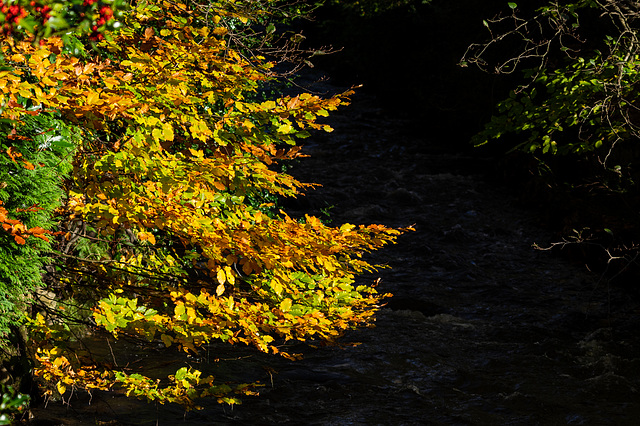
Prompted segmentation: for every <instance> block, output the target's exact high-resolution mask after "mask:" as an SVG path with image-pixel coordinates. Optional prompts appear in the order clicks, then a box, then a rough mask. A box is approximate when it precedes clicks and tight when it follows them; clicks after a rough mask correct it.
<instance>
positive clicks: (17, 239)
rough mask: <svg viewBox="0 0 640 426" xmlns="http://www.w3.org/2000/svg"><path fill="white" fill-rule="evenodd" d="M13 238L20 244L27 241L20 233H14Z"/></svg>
mask: <svg viewBox="0 0 640 426" xmlns="http://www.w3.org/2000/svg"><path fill="white" fill-rule="evenodd" d="M13 238H14V239H15V240H16V243H18V244H20V245H22V244H24V243H26V242H27V241H26V240H25V239H24V238H22V237H21V236H20V235H14V236H13Z"/></svg>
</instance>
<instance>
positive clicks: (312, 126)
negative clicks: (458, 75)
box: [0, 0, 401, 408]
mask: <svg viewBox="0 0 640 426" xmlns="http://www.w3.org/2000/svg"><path fill="white" fill-rule="evenodd" d="M299 12H300V11H299V6H297V5H296V4H295V3H294V4H293V6H291V7H290V8H284V6H283V5H282V3H281V2H276V1H264V2H241V1H235V2H234V1H221V2H215V1H211V2H206V3H195V2H189V4H183V3H180V2H172V1H162V0H149V1H138V2H137V3H136V4H135V5H134V6H132V9H131V10H129V11H123V13H122V15H121V16H120V18H119V21H118V22H120V24H121V25H120V28H119V31H118V32H109V31H106V32H105V37H104V40H102V41H100V42H99V43H97V44H95V45H93V46H92V48H91V49H88V48H85V46H88V44H85V45H82V43H83V41H84V42H86V43H90V41H89V40H84V39H83V38H82V37H78V38H75V39H64V38H59V37H43V38H41V39H40V41H38V42H35V39H34V38H31V37H28V36H27V37H6V38H5V39H3V40H2V42H1V44H0V48H1V49H2V55H3V58H4V64H5V71H3V73H1V74H0V84H1V85H3V86H4V87H5V88H6V90H5V92H3V94H2V95H1V97H0V104H1V105H3V106H4V108H3V109H2V110H1V111H0V119H3V120H5V121H4V123H7V125H8V127H7V129H6V130H7V132H8V134H9V135H11V132H13V130H9V129H12V128H15V129H19V130H17V132H18V134H20V132H21V131H23V130H22V129H24V131H26V132H27V133H28V134H29V136H28V137H29V138H33V140H34V143H37V144H39V145H37V148H36V146H31V147H30V148H29V149H25V154H23V155H25V156H26V155H27V153H28V154H29V155H36V154H37V155H42V151H46V152H49V151H54V148H58V147H61V148H64V149H70V146H73V147H75V151H74V152H73V157H72V158H71V160H72V165H73V170H72V171H71V172H70V177H69V178H64V174H63V173H60V174H59V175H58V176H57V178H58V181H57V182H53V183H48V182H47V183H43V184H42V185H41V187H42V189H43V190H50V189H52V188H55V187H56V185H61V186H62V187H63V189H64V190H65V191H66V193H65V197H64V200H63V201H64V202H63V205H62V206H61V207H60V208H58V209H57V210H56V216H55V218H54V219H55V220H56V221H58V223H59V225H58V226H57V227H55V226H53V223H51V222H46V221H45V220H44V219H42V222H41V228H42V230H43V232H42V233H40V236H41V237H43V238H45V239H49V238H53V237H54V236H56V240H55V246H54V247H53V250H52V251H51V254H50V257H49V259H48V260H49V262H50V264H49V266H48V269H47V271H48V273H47V275H46V283H47V288H46V289H45V290H44V291H43V292H41V293H42V294H46V295H47V297H48V299H49V300H47V301H44V300H43V298H38V303H36V306H34V310H33V311H32V316H31V319H30V320H29V329H30V333H31V335H30V337H31V339H32V340H31V342H30V347H32V348H34V352H33V353H32V356H33V358H34V359H35V361H36V366H35V374H36V376H37V377H39V378H40V380H41V381H42V383H43V384H44V386H45V388H44V389H45V393H47V394H48V395H53V394H60V395H65V394H67V392H73V391H74V390H77V389H85V390H87V391H90V390H91V389H103V390H107V389H111V388H112V387H113V386H116V385H117V386H120V387H122V388H124V389H125V390H126V392H127V394H128V395H132V396H137V397H141V398H146V399H149V400H155V401H159V402H161V403H164V402H176V403H180V404H183V405H184V406H186V407H187V408H194V407H196V406H197V405H196V400H197V399H198V398H199V397H204V396H213V397H216V398H217V399H218V400H219V401H221V402H230V403H237V402H238V400H237V399H236V398H235V397H234V396H233V393H248V394H250V393H252V390H251V386H250V385H238V386H236V387H230V386H228V385H226V384H219V383H216V382H215V380H214V378H213V377H211V376H206V377H203V375H202V373H201V372H200V371H197V370H193V369H188V368H181V369H180V370H178V371H177V372H176V373H175V374H174V375H172V376H170V377H168V378H166V379H164V380H162V381H161V380H156V379H153V378H150V377H145V376H144V375H142V374H139V373H137V372H134V371H131V370H125V369H118V368H115V367H113V366H109V365H107V364H103V363H100V361H99V360H96V359H93V358H92V357H91V356H90V354H89V353H87V352H86V351H85V350H83V349H81V348H82V345H81V343H80V341H79V338H78V337H77V336H76V335H75V330H76V329H75V328H76V327H77V326H78V325H84V326H85V327H91V328H92V329H93V330H94V332H95V333H101V332H102V333H105V334H109V335H112V336H113V337H115V338H123V337H126V338H129V339H133V340H135V341H136V342H138V343H139V344H140V345H143V346H144V345H146V347H148V348H156V347H157V345H159V344H160V345H164V346H165V347H167V348H171V349H173V348H176V349H178V350H180V351H183V352H186V353H190V354H196V353H198V351H199V350H201V348H202V347H203V346H204V345H207V344H208V343H210V342H212V341H214V340H221V341H223V342H228V343H244V344H248V345H252V346H255V347H256V348H258V349H259V350H261V351H264V352H269V353H273V354H280V355H283V356H286V357H289V358H297V357H298V354H290V353H288V352H287V351H286V350H285V349H284V348H283V344H284V343H285V342H286V341H288V340H298V341H307V340H321V341H324V342H326V343H331V342H333V341H335V339H336V338H337V337H339V336H340V335H341V334H342V333H343V332H344V330H347V329H350V328H353V327H356V326H361V325H366V324H370V323H371V322H372V318H373V314H374V312H375V310H376V309H377V308H378V307H379V305H380V303H381V300H382V299H383V298H384V297H386V295H381V294H378V293H377V292H376V291H375V289H374V288H373V287H372V286H367V285H356V284H355V283H354V277H355V275H356V274H359V273H362V272H365V271H372V270H375V266H374V265H370V264H369V263H367V262H365V261H364V260H363V259H362V255H363V253H365V252H367V251H370V250H374V249H377V248H379V247H382V246H383V245H385V244H387V243H389V242H392V241H393V240H394V239H395V238H396V236H397V235H399V234H400V232H401V231H399V230H393V229H389V228H386V227H384V226H381V225H370V226H362V225H361V226H355V225H351V224H344V225H342V226H340V227H339V228H331V227H327V226H325V225H324V224H322V223H321V221H320V220H319V219H317V218H315V217H310V216H306V217H305V218H303V219H301V220H294V219H292V218H291V217H289V216H288V215H287V214H286V213H285V212H284V211H278V210H275V211H274V209H273V206H272V205H271V203H270V200H271V199H272V197H274V196H281V197H287V196H298V195H300V194H301V193H302V190H304V188H307V187H309V186H311V185H309V184H304V183H301V182H298V181H297V180H296V179H294V178H293V177H292V176H289V175H287V174H286V173H284V172H282V171H281V170H282V169H281V167H280V164H281V163H282V162H283V161H286V160H291V159H294V158H298V157H300V156H301V153H300V147H299V146H296V141H297V140H298V139H300V138H305V137H307V136H309V134H310V132H311V131H314V130H324V131H331V128H330V127H329V126H327V125H324V124H321V123H319V122H318V121H317V120H318V118H321V117H325V116H327V115H328V114H329V112H330V111H332V110H335V109H336V108H337V107H338V106H340V105H345V104H347V103H348V96H349V94H350V92H347V93H343V94H341V95H337V96H334V97H331V98H328V99H322V98H320V97H318V96H315V95H311V94H308V93H300V94H298V95H295V96H280V97H277V98H275V99H265V98H264V97H263V96H261V95H259V94H260V93H261V92H263V91H264V88H265V87H268V86H269V84H270V82H271V81H273V79H275V78H276V76H277V72H276V71H275V69H274V65H275V62H277V61H278V60H279V59H281V58H282V57H295V52H296V49H295V45H296V44H297V43H299V40H297V39H296V37H295V34H294V35H293V36H292V37H290V38H288V39H287V40H285V43H284V46H283V45H280V47H276V43H277V38H274V37H273V36H272V33H273V31H271V26H270V25H271V24H270V23H269V21H270V20H271V19H272V18H278V19H280V18H281V17H283V16H284V17H286V16H288V15H289V14H291V15H295V14H297V13H299ZM254 24H259V25H258V26H259V27H262V28H263V29H264V30H263V31H262V32H259V33H258V32H256V31H257V30H256V26H255V25H254ZM273 25H274V26H275V24H273ZM259 37H264V38H263V39H262V41H260V40H259V39H258V38H259ZM65 42H67V43H66V44H65ZM291 43H293V44H291ZM263 55H269V58H273V60H271V61H270V60H268V59H267V58H266V57H265V56H263ZM49 115H51V116H53V117H55V118H56V120H58V121H59V127H60V128H62V127H61V126H63V124H64V128H65V129H74V130H68V131H67V133H65V134H63V133H60V134H59V135H58V134H57V133H56V134H55V135H54V136H60V138H59V139H55V141H53V139H52V140H51V143H50V145H49V146H47V145H46V143H44V142H42V141H40V142H37V141H36V137H35V136H36V135H39V134H40V130H34V129H30V128H29V127H28V123H29V120H31V119H32V118H33V117H35V118H33V119H35V120H41V119H43V117H47V116H49ZM56 125H58V124H53V123H52V124H50V126H51V127H55V126H56ZM67 126H68V127H67ZM76 135H78V136H79V137H81V140H76V139H74V138H75V137H76ZM9 139H10V138H9ZM43 144H44V145H43ZM41 145H42V147H41ZM18 148H19V145H18V144H17V143H11V144H10V145H8V148H7V149H8V151H7V156H8V157H9V158H10V161H11V162H12V163H13V162H14V161H15V163H16V164H17V165H18V166H20V167H21V168H22V169H24V168H25V167H26V168H27V169H28V168H29V167H28V166H27V165H26V164H25V163H24V162H22V163H20V162H21V161H22V157H19V158H18V157H16V155H15V154H14V155H13V157H12V156H11V154H12V153H14V152H16V150H18ZM65 158H69V157H68V156H67V157H65ZM25 159H26V160H27V161H31V157H25ZM5 161H9V160H5ZM38 161H42V160H41V159H40V158H39V159H38ZM60 164H62V163H60ZM63 169H64V167H63ZM38 170H40V169H38ZM20 172H21V173H22V170H20ZM54 192H55V191H54ZM28 195H29V196H33V195H36V198H37V195H38V194H37V193H34V192H33V191H31V192H30V193H29V194H28ZM39 203H42V204H43V205H45V204H46V206H45V207H46V208H47V211H50V210H51V209H50V207H51V206H53V204H54V203H49V202H48V201H47V200H46V198H43V199H40V198H38V199H37V200H36V201H35V204H36V206H37V207H38V208H39V207H40V206H39ZM14 211H16V212H17V210H16V209H14ZM49 225H51V227H50V228H51V229H49ZM45 231H46V232H45ZM45 233H46V235H44V234H45ZM4 238H6V245H7V247H9V248H10V249H15V248H16V245H20V241H18V240H16V239H15V236H14V235H9V234H5V235H4ZM28 240H29V241H30V240H38V238H30V239H28ZM41 240H42V239H41ZM36 258H37V256H36ZM36 348H37V350H36ZM230 394H231V395H230Z"/></svg>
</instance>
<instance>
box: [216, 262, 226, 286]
mask: <svg viewBox="0 0 640 426" xmlns="http://www.w3.org/2000/svg"><path fill="white" fill-rule="evenodd" d="M216 277H217V278H218V282H219V283H220V284H224V283H225V281H227V275H226V274H225V273H224V269H222V268H220V269H218V274H217V276H216ZM223 291H224V290H223Z"/></svg>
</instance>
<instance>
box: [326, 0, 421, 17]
mask: <svg viewBox="0 0 640 426" xmlns="http://www.w3.org/2000/svg"><path fill="white" fill-rule="evenodd" d="M430 1H431V0H330V1H329V3H331V4H333V5H339V6H340V7H342V8H344V9H345V10H347V11H350V12H352V13H355V14H357V15H360V16H366V17H372V16H375V15H379V14H382V13H384V12H387V11H389V10H393V9H398V8H402V7H409V8H413V7H415V6H417V5H425V4H428V3H429V2H430Z"/></svg>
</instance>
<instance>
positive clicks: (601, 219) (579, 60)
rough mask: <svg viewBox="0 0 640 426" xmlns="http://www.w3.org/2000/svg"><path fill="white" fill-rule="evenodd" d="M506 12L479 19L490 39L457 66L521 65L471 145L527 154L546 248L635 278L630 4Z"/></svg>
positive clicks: (636, 48) (599, 0)
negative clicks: (535, 177)
mask: <svg viewBox="0 0 640 426" xmlns="http://www.w3.org/2000/svg"><path fill="white" fill-rule="evenodd" d="M508 7H509V9H508V10H510V12H509V13H508V14H505V15H499V16H497V17H496V18H494V19H491V20H486V21H483V23H484V26H485V27H486V28H487V29H488V31H489V32H490V39H489V41H487V42H483V43H476V44H472V45H471V46H469V48H468V50H467V52H466V53H465V55H464V57H463V59H462V61H461V65H463V66H467V65H470V64H473V65H476V66H478V67H479V68H481V69H483V70H485V71H488V72H492V73H496V74H503V75H504V74H512V73H514V72H515V71H516V70H518V71H520V70H522V69H524V74H523V78H522V79H521V80H520V82H521V84H520V85H519V86H518V87H517V88H516V89H514V90H512V92H511V94H510V95H509V97H508V98H506V99H504V100H502V101H501V102H500V103H498V106H497V111H496V114H495V115H494V116H493V117H492V119H491V120H490V122H489V123H487V124H486V126H485V128H484V130H483V131H481V132H480V133H478V134H477V135H476V136H475V138H474V139H473V143H474V144H475V145H476V146H481V145H485V144H489V145H491V144H494V143H496V141H501V142H502V144H503V145H502V146H506V147H507V149H509V150H511V151H518V152H523V153H526V154H527V155H529V156H531V158H535V161H536V162H537V167H531V169H532V172H533V174H539V175H540V176H541V180H542V179H544V180H543V182H544V186H545V188H547V189H546V190H545V193H547V194H549V195H548V196H547V198H546V200H545V201H546V202H547V203H548V204H549V206H548V207H547V210H551V211H552V213H551V214H550V217H551V220H552V221H553V223H552V224H551V226H553V227H555V228H556V229H558V230H559V231H560V232H561V233H562V234H563V239H564V240H565V241H564V242H563V243H562V244H557V245H555V246H556V247H563V248H564V247H565V246H566V245H567V244H568V243H571V244H574V243H578V244H582V248H580V249H578V252H580V253H582V252H585V253H596V254H589V256H588V257H587V258H586V259H584V260H585V261H586V262H589V263H591V262H593V263H592V264H593V266H594V267H595V268H600V267H602V269H600V270H602V271H603V272H608V271H610V275H609V276H611V277H619V276H620V275H621V274H623V273H624V274H629V275H630V276H637V275H633V274H637V273H638V272H640V270H639V266H640V265H638V264H637V259H638V246H637V243H638V238H640V232H639V231H640V229H639V227H638V226H637V218H638V210H639V209H640V192H639V191H638V189H639V187H638V183H640V150H639V149H638V141H639V140H640V109H639V108H640V97H639V93H640V90H639V89H640V67H639V65H640V39H639V38H638V36H639V30H640V25H639V24H640V20H639V18H640V4H639V3H638V2H627V1H621V0H581V1H572V2H564V3H555V2H553V3H548V4H547V5H545V6H542V7H539V8H538V9H536V10H535V11H531V10H526V8H524V7H523V8H522V9H523V10H520V7H519V6H518V4H516V3H514V2H509V3H508ZM523 16H524V17H523ZM505 52H507V55H505ZM511 52H516V53H515V54H512V53H511ZM534 169H537V170H535V172H534ZM531 192H532V193H535V192H538V191H531ZM545 201H542V202H543V203H544V202H545ZM538 202H540V201H538ZM553 209H555V212H553ZM576 229H578V231H576ZM576 235H578V237H575V236H576ZM585 243H586V244H585ZM587 247H589V248H588V249H587ZM580 256H582V255H580Z"/></svg>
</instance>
